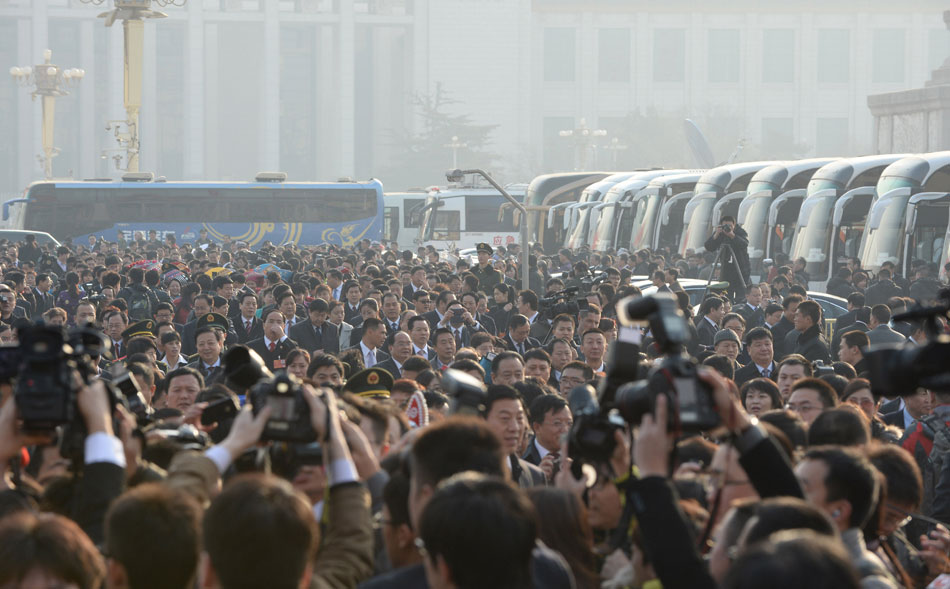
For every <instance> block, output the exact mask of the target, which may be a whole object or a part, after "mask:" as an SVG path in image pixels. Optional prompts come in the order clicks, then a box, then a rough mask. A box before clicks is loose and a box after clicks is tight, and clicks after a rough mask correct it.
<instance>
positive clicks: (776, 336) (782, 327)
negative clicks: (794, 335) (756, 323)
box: [772, 315, 795, 360]
mask: <svg viewBox="0 0 950 589" xmlns="http://www.w3.org/2000/svg"><path fill="white" fill-rule="evenodd" d="M793 329H795V324H794V323H792V322H791V321H789V320H788V319H786V318H785V316H784V315H782V318H781V319H779V321H778V323H776V324H775V325H773V326H772V341H773V344H772V345H773V347H774V348H775V358H776V359H777V360H781V359H782V358H784V357H785V356H786V355H787V354H790V353H791V352H792V350H786V349H785V336H786V335H788V332H790V331H791V330H793Z"/></svg>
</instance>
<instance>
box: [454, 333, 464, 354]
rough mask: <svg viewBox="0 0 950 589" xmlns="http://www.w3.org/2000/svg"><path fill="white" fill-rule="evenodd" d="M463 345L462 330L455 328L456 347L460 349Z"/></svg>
mask: <svg viewBox="0 0 950 589" xmlns="http://www.w3.org/2000/svg"><path fill="white" fill-rule="evenodd" d="M461 347H462V330H461V329H456V330H455V349H456V350H458V349H459V348H461Z"/></svg>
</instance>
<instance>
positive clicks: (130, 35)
mask: <svg viewBox="0 0 950 589" xmlns="http://www.w3.org/2000/svg"><path fill="white" fill-rule="evenodd" d="M79 1H80V2H82V3H83V4H93V5H95V6H101V5H102V4H103V2H105V0H79ZM114 2H115V9H114V10H110V11H109V12H103V13H102V14H100V15H99V18H104V19H105V20H106V26H107V27H111V26H112V23H114V22H115V21H117V20H121V21H122V30H123V33H124V35H125V66H124V68H123V70H124V77H125V84H124V87H125V91H124V97H123V98H124V100H123V102H124V104H125V117H126V118H125V120H124V121H112V122H110V123H109V125H107V126H106V130H107V131H110V130H114V132H115V139H116V141H117V142H118V143H119V147H120V148H124V149H125V154H126V155H125V170H126V171H128V172H138V171H139V149H140V143H139V110H141V108H142V69H143V68H142V55H143V52H144V45H145V19H147V18H165V17H166V16H168V15H166V14H165V13H164V12H159V11H157V10H152V2H155V4H158V5H159V6H161V7H165V6H184V5H185V4H186V3H187V2H188V0H114ZM117 165H118V162H117Z"/></svg>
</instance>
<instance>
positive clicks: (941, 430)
mask: <svg viewBox="0 0 950 589" xmlns="http://www.w3.org/2000/svg"><path fill="white" fill-rule="evenodd" d="M920 424H921V434H922V435H923V436H924V437H925V438H926V439H928V440H932V441H933V448H932V449H931V450H930V455H929V456H928V455H927V452H926V450H924V448H923V446H922V445H921V444H917V446H916V447H915V448H914V451H913V452H914V460H915V461H916V462H917V466H919V467H920V474H921V475H922V476H923V480H924V498H923V501H922V502H921V504H920V513H923V514H924V515H930V514H931V513H932V512H933V500H934V495H935V493H936V491H937V483H938V482H939V481H940V473H941V472H942V471H943V465H944V462H945V461H947V460H950V425H947V423H946V422H945V421H944V420H943V418H941V417H939V416H937V415H928V416H927V417H924V418H923V419H921V420H920ZM911 432H912V430H907V432H905V433H904V437H903V439H901V445H902V446H903V444H904V440H906V438H907V437H908V435H910V433H911Z"/></svg>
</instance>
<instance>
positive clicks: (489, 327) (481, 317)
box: [475, 313, 498, 335]
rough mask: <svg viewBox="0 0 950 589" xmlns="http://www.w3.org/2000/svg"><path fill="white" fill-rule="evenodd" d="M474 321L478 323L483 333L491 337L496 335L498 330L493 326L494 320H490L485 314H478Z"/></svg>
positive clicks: (489, 316)
mask: <svg viewBox="0 0 950 589" xmlns="http://www.w3.org/2000/svg"><path fill="white" fill-rule="evenodd" d="M475 320H476V321H478V324H479V325H481V326H482V329H483V330H484V331H487V332H488V333H490V334H492V335H498V328H497V327H496V326H495V320H494V319H492V318H491V315H488V314H487V313H478V315H477V316H476V317H475Z"/></svg>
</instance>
